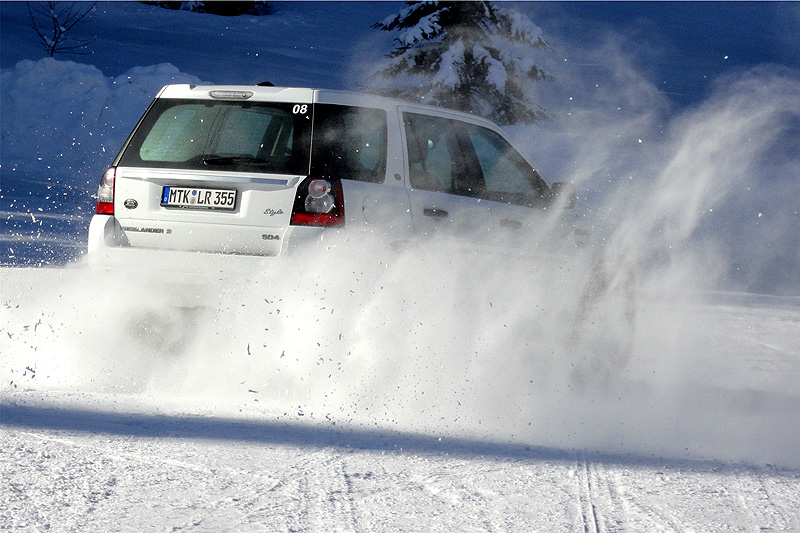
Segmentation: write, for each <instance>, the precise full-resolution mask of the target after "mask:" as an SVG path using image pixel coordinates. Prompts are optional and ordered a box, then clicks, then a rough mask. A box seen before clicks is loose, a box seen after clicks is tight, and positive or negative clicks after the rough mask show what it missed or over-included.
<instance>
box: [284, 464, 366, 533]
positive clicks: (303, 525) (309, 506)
mask: <svg viewBox="0 0 800 533" xmlns="http://www.w3.org/2000/svg"><path fill="white" fill-rule="evenodd" d="M314 456H315V458H321V460H315V461H309V464H308V466H307V467H306V471H305V472H304V473H303V474H302V478H301V481H300V493H301V494H302V495H303V505H302V507H301V509H300V513H299V516H298V522H299V523H298V529H297V531H325V532H331V533H332V532H338V533H345V532H346V533H355V532H357V531H358V527H357V525H358V520H357V517H356V512H355V503H354V502H353V494H352V483H350V481H349V479H348V475H347V473H346V470H345V461H344V460H343V459H342V458H341V456H340V455H338V454H331V453H330V452H320V453H315V454H314ZM290 530H294V529H290Z"/></svg>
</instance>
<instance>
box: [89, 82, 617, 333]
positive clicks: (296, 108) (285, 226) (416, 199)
mask: <svg viewBox="0 0 800 533" xmlns="http://www.w3.org/2000/svg"><path fill="white" fill-rule="evenodd" d="M574 201H575V195H574V190H573V188H572V187H571V186H569V185H565V184H552V185H551V184H548V183H547V182H546V181H545V180H544V179H543V178H542V176H541V175H540V173H539V172H538V171H537V170H535V168H534V167H533V166H532V165H531V164H530V163H529V162H528V161H526V159H525V158H524V157H523V156H522V155H520V153H519V152H518V151H517V150H516V149H515V148H514V147H513V146H512V144H511V143H510V142H509V140H508V139H507V138H506V136H505V135H504V134H503V132H502V131H501V130H500V129H499V128H498V127H497V126H496V125H495V124H493V123H491V122H489V121H487V120H484V119H482V118H479V117H476V116H473V115H469V114H465V113H459V112H455V111H450V110H445V109H439V108H434V107H430V106H424V105H417V104H412V103H407V102H402V101H398V100H393V99H389V98H383V97H379V96H371V95H365V94H359V93H351V92H342V91H331V90H316V89H306V88H279V87H271V86H190V85H169V86H166V87H164V88H163V89H162V90H161V92H160V93H159V94H158V96H157V97H156V98H155V100H154V101H153V103H152V104H151V105H150V107H149V109H148V110H147V111H146V112H145V114H144V116H143V117H142V119H141V120H140V121H139V123H138V124H137V126H136V128H135V129H134V131H133V133H132V134H131V135H130V137H129V138H128V140H127V141H126V142H125V145H124V146H123V148H122V150H121V151H120V153H119V154H118V155H117V157H116V158H115V159H114V161H113V163H112V166H111V167H110V168H109V169H108V170H107V171H106V172H105V174H104V176H103V177H102V180H101V183H100V188H99V192H98V202H97V214H96V215H95V216H94V217H93V219H92V221H91V225H90V228H89V258H90V260H92V259H94V260H98V259H102V260H103V261H104V262H111V263H113V262H117V263H122V264H125V263H126V262H127V263H128V264H133V261H134V259H133V258H134V257H135V255H136V253H137V250H139V251H142V250H161V251H163V254H162V255H163V256H164V257H165V258H166V257H168V256H172V257H174V256H176V255H177V256H178V257H183V258H186V257H187V254H189V253H191V254H193V255H194V257H196V256H197V253H198V252H210V253H211V255H214V256H223V255H224V256H231V255H233V256H237V257H241V256H278V255H283V254H286V253H290V252H291V250H292V249H293V248H295V247H298V246H304V245H305V244H306V243H308V241H309V240H318V239H319V238H321V237H323V236H324V235H326V234H327V233H329V232H340V231H344V232H347V231H351V230H352V229H353V228H361V229H363V228H369V229H370V230H374V231H372V232H373V233H377V234H380V235H381V236H383V237H385V238H386V239H387V240H388V241H389V242H390V243H393V244H398V245H399V247H401V248H402V247H405V246H406V245H408V244H409V243H413V242H415V241H419V240H420V239H421V238H423V237H428V236H442V235H444V236H447V237H448V238H447V239H443V241H444V242H447V243H459V245H466V246H470V247H473V248H474V249H476V250H479V251H481V250H483V251H495V250H501V251H502V250H505V251H514V252H517V251H518V250H520V249H525V247H524V246H520V244H521V241H522V242H524V241H525V239H526V238H528V236H529V235H530V233H531V232H530V230H531V228H537V227H545V226H547V227H548V228H550V234H551V236H552V235H555V236H556V238H555V239H551V240H550V242H553V241H556V242H558V243H560V244H561V245H563V246H555V247H548V246H540V247H538V248H537V250H536V254H538V255H540V256H541V255H544V256H546V255H549V254H551V252H552V249H560V251H561V252H562V253H563V252H564V250H566V251H567V252H568V253H585V252H583V251H582V249H581V248H580V246H581V245H583V244H584V243H585V241H586V238H587V232H585V231H584V230H582V229H581V228H579V227H577V225H576V222H577V221H578V219H577V217H575V216H574V215H572V216H571V217H570V216H569V215H570V213H571V212H572V205H573V204H574ZM554 212H555V216H550V215H551V214H553V213H554ZM584 249H588V247H587V248H584ZM204 255H209V254H204ZM187 263H191V261H185V260H184V261H183V262H182V264H187ZM594 277H595V278H597V277H598V276H597V275H595V276H594ZM625 283H626V288H625V290H626V291H629V289H628V286H629V285H630V282H629V281H627V280H626V281H625ZM608 285H609V283H608V282H607V280H603V279H601V280H599V281H598V280H594V281H593V283H590V285H589V286H590V287H591V286H594V287H595V288H597V287H599V288H602V290H604V291H605V290H606V288H607V286H608ZM596 290H599V289H596ZM625 313H628V314H630V320H631V321H632V311H630V309H627V308H626V310H625ZM626 342H629V340H628V341H626Z"/></svg>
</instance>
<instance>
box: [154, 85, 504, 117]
mask: <svg viewBox="0 0 800 533" xmlns="http://www.w3.org/2000/svg"><path fill="white" fill-rule="evenodd" d="M157 98H177V99H191V100H232V101H235V100H247V101H251V102H286V103H301V104H302V103H309V104H310V103H324V104H340V105H354V106H364V107H376V108H380V109H387V110H389V109H397V108H399V107H402V108H406V109H411V110H418V111H420V112H423V113H433V114H438V115H442V114H444V115H448V116H454V117H458V118H461V119H464V120H468V121H471V122H478V123H483V124H487V125H493V126H495V125H494V124H492V122H491V121H488V120H486V119H484V118H483V117H479V116H477V115H472V114H470V113H465V112H462V111H456V110H453V109H446V108H441V107H436V106H432V105H427V104H419V103H415V102H409V101H405V100H400V99H396V98H391V97H387V96H381V95H377V94H371V93H367V92H357V91H344V90H337V89H315V88H310V87H274V86H262V85H189V84H172V85H166V86H165V87H163V88H162V89H161V91H160V92H159V93H158V95H157Z"/></svg>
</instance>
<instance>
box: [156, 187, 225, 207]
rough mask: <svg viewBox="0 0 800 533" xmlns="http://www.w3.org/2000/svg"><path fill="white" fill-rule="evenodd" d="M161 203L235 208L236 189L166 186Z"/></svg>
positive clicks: (165, 204) (173, 205)
mask: <svg viewBox="0 0 800 533" xmlns="http://www.w3.org/2000/svg"><path fill="white" fill-rule="evenodd" d="M161 205H162V206H164V207H188V208H195V209H227V210H233V209H234V208H235V207H236V190H235V189H199V188H193V187H164V190H163V191H162V193H161Z"/></svg>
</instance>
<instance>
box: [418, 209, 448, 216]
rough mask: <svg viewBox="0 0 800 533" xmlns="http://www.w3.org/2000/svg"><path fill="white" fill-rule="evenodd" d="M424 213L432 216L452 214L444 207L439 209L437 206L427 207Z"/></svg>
mask: <svg viewBox="0 0 800 533" xmlns="http://www.w3.org/2000/svg"><path fill="white" fill-rule="evenodd" d="M422 214H423V215H425V216H426V217H432V218H448V217H449V216H450V213H448V212H447V211H445V210H444V209H437V208H435V207H426V208H425V209H423V210H422Z"/></svg>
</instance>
